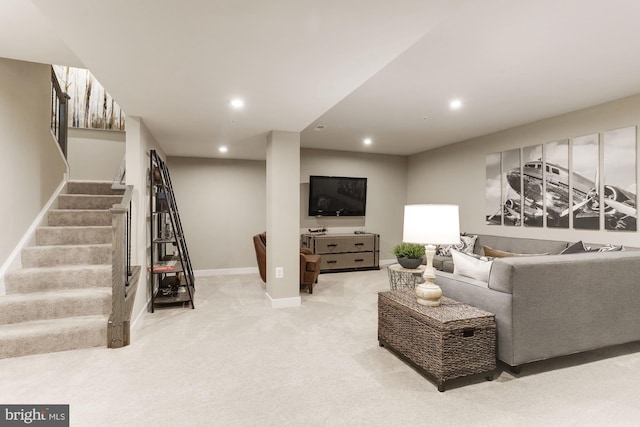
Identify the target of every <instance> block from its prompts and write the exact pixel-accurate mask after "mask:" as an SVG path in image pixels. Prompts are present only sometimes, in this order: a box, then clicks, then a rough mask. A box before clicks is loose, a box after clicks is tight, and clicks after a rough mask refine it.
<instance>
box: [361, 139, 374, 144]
mask: <svg viewBox="0 0 640 427" xmlns="http://www.w3.org/2000/svg"><path fill="white" fill-rule="evenodd" d="M362 142H364V145H371V143H372V142H373V141H372V140H371V138H365V139H364V141H362Z"/></svg>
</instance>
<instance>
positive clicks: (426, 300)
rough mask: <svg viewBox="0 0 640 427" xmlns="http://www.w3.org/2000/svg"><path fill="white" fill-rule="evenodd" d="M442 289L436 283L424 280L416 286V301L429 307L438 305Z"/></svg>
mask: <svg viewBox="0 0 640 427" xmlns="http://www.w3.org/2000/svg"><path fill="white" fill-rule="evenodd" d="M441 296H442V289H440V287H439V286H438V285H436V284H433V283H430V282H426V283H421V284H420V285H418V286H416V297H417V298H416V302H417V303H418V304H421V305H426V306H429V307H437V306H439V305H440V297H441Z"/></svg>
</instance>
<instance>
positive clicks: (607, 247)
mask: <svg viewBox="0 0 640 427" xmlns="http://www.w3.org/2000/svg"><path fill="white" fill-rule="evenodd" d="M590 249H591V248H590ZM592 250H593V249H592ZM617 251H624V246H622V245H620V246H616V245H612V244H611V243H609V244H608V245H604V246H603V247H601V248H598V252H617Z"/></svg>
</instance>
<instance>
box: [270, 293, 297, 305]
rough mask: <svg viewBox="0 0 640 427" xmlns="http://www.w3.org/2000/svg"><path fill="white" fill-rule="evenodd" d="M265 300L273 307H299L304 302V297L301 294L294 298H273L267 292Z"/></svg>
mask: <svg viewBox="0 0 640 427" xmlns="http://www.w3.org/2000/svg"><path fill="white" fill-rule="evenodd" d="M264 301H265V302H266V303H267V305H268V306H269V307H271V308H289V307H299V306H300V305H301V304H302V299H301V298H300V297H299V296H297V297H292V298H275V299H273V298H271V295H269V294H268V293H267V292H265V293H264Z"/></svg>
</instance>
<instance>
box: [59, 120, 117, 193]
mask: <svg viewBox="0 0 640 427" xmlns="http://www.w3.org/2000/svg"><path fill="white" fill-rule="evenodd" d="M124 154H125V133H124V132H116V131H112V130H97V129H75V128H74V129H69V138H68V143H67V161H68V163H69V179H72V180H86V181H111V180H113V178H114V177H115V175H116V173H117V171H118V168H119V167H120V163H122V159H123V158H124Z"/></svg>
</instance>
